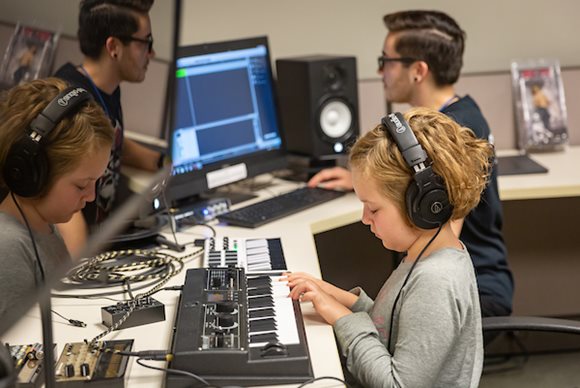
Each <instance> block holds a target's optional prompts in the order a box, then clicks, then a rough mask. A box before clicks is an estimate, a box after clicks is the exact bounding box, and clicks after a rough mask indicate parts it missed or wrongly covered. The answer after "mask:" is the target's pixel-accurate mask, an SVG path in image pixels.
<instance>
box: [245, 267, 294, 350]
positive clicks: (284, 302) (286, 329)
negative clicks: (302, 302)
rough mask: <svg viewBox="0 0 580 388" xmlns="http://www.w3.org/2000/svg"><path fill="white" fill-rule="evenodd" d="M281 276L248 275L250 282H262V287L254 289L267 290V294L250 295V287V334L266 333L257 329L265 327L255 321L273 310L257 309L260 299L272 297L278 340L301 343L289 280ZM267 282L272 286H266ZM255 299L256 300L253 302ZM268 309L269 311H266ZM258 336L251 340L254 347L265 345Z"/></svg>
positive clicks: (261, 301)
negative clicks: (290, 295) (290, 294)
mask: <svg viewBox="0 0 580 388" xmlns="http://www.w3.org/2000/svg"><path fill="white" fill-rule="evenodd" d="M280 279H281V276H263V275H262V276H252V275H250V276H248V280H247V281H248V285H249V284H256V283H258V284H260V285H261V288H259V289H258V288H254V289H253V290H263V291H264V292H266V294H265V296H249V292H250V290H252V289H251V288H248V304H249V309H248V311H249V316H250V335H252V334H265V333H261V332H259V331H257V330H259V329H264V326H260V325H259V324H254V325H252V324H253V322H254V321H257V320H261V319H263V318H262V317H264V316H266V313H267V312H272V309H266V308H262V309H256V306H257V304H258V301H259V302H260V304H262V303H264V304H265V303H266V302H265V301H266V300H267V299H263V298H265V297H267V298H271V301H272V306H273V313H274V314H273V317H274V319H275V322H276V329H275V331H274V332H275V334H276V337H277V340H278V341H279V342H281V343H283V344H286V345H291V344H298V343H300V338H299V336H298V327H297V325H296V317H295V316H294V305H293V303H292V299H290V298H289V297H288V294H289V293H290V289H289V287H288V282H287V281H285V280H284V281H280ZM265 283H269V285H270V288H268V289H267V288H266V287H264V284H265ZM253 300H255V301H254V302H252V301H253ZM266 310H268V311H266ZM256 313H258V314H260V317H257V316H253V314H256ZM258 338H261V337H255V338H254V339H253V340H252V341H250V342H251V345H250V346H252V347H258V346H263V345H265V344H266V343H267V342H268V341H266V342H260V341H259V340H258Z"/></svg>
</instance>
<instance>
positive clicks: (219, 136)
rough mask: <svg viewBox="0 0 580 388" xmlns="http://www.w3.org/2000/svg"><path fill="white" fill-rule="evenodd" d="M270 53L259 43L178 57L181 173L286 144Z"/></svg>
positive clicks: (178, 162) (177, 120)
mask: <svg viewBox="0 0 580 388" xmlns="http://www.w3.org/2000/svg"><path fill="white" fill-rule="evenodd" d="M266 54H267V53H266V48H265V47H263V46H258V47H255V48H252V49H244V50H234V51H228V52H222V53H217V54H207V55H200V56H195V57H186V58H180V59H178V61H177V72H176V88H177V89H176V92H177V94H176V97H177V98H176V102H175V103H176V105H177V106H176V111H175V112H176V116H175V124H174V127H175V128H177V129H176V131H175V133H174V143H173V147H174V152H173V157H174V160H173V163H174V166H175V167H176V169H178V171H177V172H178V173H179V172H185V171H192V170H196V169H201V168H202V167H203V165H205V164H208V163H212V162H217V161H220V160H224V159H231V158H235V157H237V156H241V155H245V154H248V153H253V152H256V151H260V150H269V149H276V148H280V146H281V138H280V136H279V133H278V128H277V122H276V117H275V107H274V101H273V95H272V93H271V85H270V74H269V73H268V63H267V61H268V59H267V56H266ZM260 106H262V107H264V106H266V107H267V108H268V109H259V108H258V107H260ZM272 112H274V114H273V113H272ZM179 169H183V171H179Z"/></svg>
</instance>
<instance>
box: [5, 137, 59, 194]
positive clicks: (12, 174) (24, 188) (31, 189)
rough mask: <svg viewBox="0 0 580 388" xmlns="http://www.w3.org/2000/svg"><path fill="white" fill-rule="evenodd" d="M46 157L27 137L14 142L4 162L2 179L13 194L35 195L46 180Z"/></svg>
mask: <svg viewBox="0 0 580 388" xmlns="http://www.w3.org/2000/svg"><path fill="white" fill-rule="evenodd" d="M48 171H49V166H48V158H47V157H46V154H45V153H44V151H43V150H42V149H40V147H38V145H37V144H36V143H34V142H33V141H32V140H31V139H30V138H29V137H24V138H22V139H20V140H19V141H17V142H16V143H14V144H13V145H12V147H11V148H10V151H8V155H7V157H6V162H5V164H4V171H3V175H4V181H5V182H6V185H7V186H8V188H9V189H10V191H12V192H13V193H14V194H16V195H18V196H20V197H35V196H37V195H38V194H40V193H41V192H42V190H43V189H44V186H45V185H46V182H47V180H48Z"/></svg>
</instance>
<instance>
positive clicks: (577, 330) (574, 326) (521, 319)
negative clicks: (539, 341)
mask: <svg viewBox="0 0 580 388" xmlns="http://www.w3.org/2000/svg"><path fill="white" fill-rule="evenodd" d="M482 327H483V332H484V333H486V332H489V331H546V332H554V333H570V334H580V321H575V320H572V319H560V318H545V317H534V316H507V317H485V318H483V320H482Z"/></svg>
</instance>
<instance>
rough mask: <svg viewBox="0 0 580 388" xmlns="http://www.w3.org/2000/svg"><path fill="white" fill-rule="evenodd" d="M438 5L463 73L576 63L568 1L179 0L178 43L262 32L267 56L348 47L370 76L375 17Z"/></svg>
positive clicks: (376, 42) (578, 55) (376, 39)
mask: <svg viewBox="0 0 580 388" xmlns="http://www.w3.org/2000/svg"><path fill="white" fill-rule="evenodd" d="M402 9H438V10H442V11H445V12H447V13H449V14H450V15H451V16H453V17H454V18H455V19H456V20H457V21H458V22H459V24H460V25H461V26H462V28H463V29H464V30H465V31H466V33H467V48H466V53H465V66H464V71H465V72H481V71H491V70H508V69H509V63H510V61H511V60H512V59H514V58H534V57H543V56H546V57H555V58H558V59H560V61H561V64H562V66H569V65H580V44H578V37H580V23H578V20H577V19H578V15H580V2H578V1H575V0H552V1H545V0H507V1H506V0H487V1H475V0H389V1H387V0H359V1H356V0H292V1H287V0H243V1H230V0H184V7H183V12H182V15H183V23H182V39H181V41H182V43H185V44H191V43H200V42H209V41H214V40H224V39H233V38H238V37H244V36H254V35H264V34H265V35H268V36H269V38H270V46H271V49H272V57H273V59H274V60H275V59H276V58H279V57H288V56H296V55H304V54H314V53H324V54H347V55H355V56H356V57H357V64H358V72H359V78H373V77H376V57H377V56H378V55H379V54H380V52H381V49H382V45H383V39H384V37H385V34H386V29H385V27H384V25H383V21H382V16H383V15H384V14H386V13H389V12H393V11H397V10H402Z"/></svg>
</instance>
